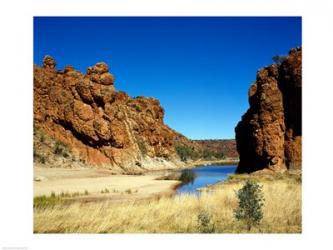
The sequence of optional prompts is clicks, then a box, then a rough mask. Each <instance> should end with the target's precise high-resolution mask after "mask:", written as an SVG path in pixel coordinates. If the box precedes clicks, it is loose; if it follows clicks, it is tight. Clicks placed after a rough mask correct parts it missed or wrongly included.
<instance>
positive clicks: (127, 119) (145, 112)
mask: <svg viewBox="0 0 333 250" xmlns="http://www.w3.org/2000/svg"><path fill="white" fill-rule="evenodd" d="M163 117H164V110H163V108H162V107H161V106H160V103H159V101H158V100H157V99H154V98H146V97H136V98H132V97H130V96H128V95H127V94H126V93H125V92H121V91H119V92H118V91H116V90H115V87H114V77H113V75H112V74H111V73H110V72H109V68H108V66H107V65H106V64H105V63H97V64H96V65H95V66H93V67H89V68H88V69H87V72H86V74H83V73H81V72H79V71H77V70H75V69H74V68H73V67H72V66H66V67H65V69H64V70H57V69H56V62H55V60H54V59H53V58H52V57H50V56H46V57H45V58H44V61H43V66H42V67H40V66H37V65H34V127H35V128H36V131H37V129H38V131H43V133H45V134H46V135H47V136H48V138H49V137H50V138H52V139H54V140H55V143H53V142H52V143H53V144H54V146H55V149H54V152H56V153H57V152H64V151H63V150H59V145H63V146H64V147H65V148H67V149H68V152H69V155H71V157H72V161H74V162H75V161H76V162H80V163H82V164H86V165H90V166H108V167H110V168H112V169H118V170H119V171H120V172H128V171H129V170H131V171H136V170H137V171H140V170H145V169H163V168H175V167H178V166H181V165H182V164H183V163H182V162H180V160H179V157H178V156H177V154H176V151H175V147H174V146H175V144H177V143H179V144H184V145H189V146H191V147H197V145H196V144H195V143H194V142H192V141H190V140H188V139H187V138H185V137H184V136H182V135H181V134H179V133H177V132H175V131H174V130H172V129H171V128H169V127H168V126H166V125H165V124H164V123H163ZM36 134H38V133H36ZM39 138H43V140H41V139H40V140H39V141H38V142H36V140H35V141H34V146H35V148H36V147H37V146H38V148H39V149H43V147H44V148H46V146H45V145H46V142H45V141H46V140H45V139H44V135H43V136H42V137H41V136H40V137H39ZM52 143H49V144H48V145H51V144H52ZM36 145H37V146H36ZM43 154H45V152H35V149H34V155H39V156H41V155H42V156H43ZM66 155H67V153H66ZM66 155H65V156H66ZM43 157H44V158H43V159H44V160H43V162H45V161H46V162H47V161H48V159H46V160H45V155H44V156H43ZM63 158H64V160H66V159H65V158H66V157H63ZM67 158H68V157H67ZM69 165H71V164H69Z"/></svg>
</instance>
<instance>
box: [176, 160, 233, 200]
mask: <svg viewBox="0 0 333 250" xmlns="http://www.w3.org/2000/svg"><path fill="white" fill-rule="evenodd" d="M236 167H237V166H236V165H210V166H201V167H197V168H193V169H190V170H189V169H187V170H185V171H191V172H193V174H194V176H195V178H194V180H193V181H191V182H189V183H186V184H183V185H181V186H179V187H178V188H177V190H176V191H177V193H178V194H182V193H197V188H201V187H205V186H207V185H210V184H215V183H217V182H219V181H223V180H225V179H226V178H227V177H228V174H233V173H235V170H236Z"/></svg>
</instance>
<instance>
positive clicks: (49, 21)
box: [34, 17, 302, 139]
mask: <svg viewBox="0 0 333 250" xmlns="http://www.w3.org/2000/svg"><path fill="white" fill-rule="evenodd" d="M301 37H302V36H301V18H300V17H186V18H185V17H177V18H174V17H144V18H143V17H35V18H34V63H36V64H41V63H42V59H43V57H44V55H46V54H47V55H51V56H53V57H54V58H55V60H56V62H57V68H59V69H62V68H64V66H65V65H67V64H71V65H73V66H74V67H75V68H76V69H78V70H80V71H82V72H86V69H87V67H88V66H91V65H94V64H95V63H96V62H101V61H103V62H106V63H107V64H108V65H109V67H110V71H111V72H112V73H113V74H114V76H115V78H116V82H115V87H116V89H117V90H123V91H125V92H127V93H128V94H129V95H130V96H150V97H155V98H157V99H159V100H160V102H161V105H162V106H163V108H164V109H165V119H164V121H165V123H166V124H167V125H169V126H170V127H171V128H173V129H175V130H177V131H178V132H180V133H182V134H184V135H185V136H187V137H189V138H191V139H216V138H234V136H235V133H234V128H235V126H236V124H237V122H238V121H239V120H240V119H241V116H242V115H243V114H244V113H245V111H246V110H247V108H248V97H247V92H248V88H249V86H250V85H251V83H252V82H253V81H254V80H255V77H256V72H257V70H258V69H259V68H262V67H264V66H266V65H269V64H271V63H272V57H273V56H274V55H285V54H287V53H288V51H289V50H290V49H291V48H293V47H296V46H301V43H302V40H301Z"/></svg>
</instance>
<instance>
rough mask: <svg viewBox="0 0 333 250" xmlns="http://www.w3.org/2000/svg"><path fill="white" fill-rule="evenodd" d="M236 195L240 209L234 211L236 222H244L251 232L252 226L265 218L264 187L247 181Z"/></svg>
mask: <svg viewBox="0 0 333 250" xmlns="http://www.w3.org/2000/svg"><path fill="white" fill-rule="evenodd" d="M236 195H237V198H238V207H237V208H236V209H235V210H234V217H235V218H236V220H238V221H242V222H244V223H245V225H246V226H247V230H248V231H250V230H251V228H252V226H255V225H258V224H259V223H260V221H261V219H262V218H263V213H262V206H263V205H264V197H263V192H262V186H261V185H259V184H257V183H256V182H254V181H252V180H247V181H246V183H245V184H244V186H243V187H242V188H241V189H240V190H238V192H237V193H236Z"/></svg>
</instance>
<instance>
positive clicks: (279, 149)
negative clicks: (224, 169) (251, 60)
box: [235, 48, 302, 173]
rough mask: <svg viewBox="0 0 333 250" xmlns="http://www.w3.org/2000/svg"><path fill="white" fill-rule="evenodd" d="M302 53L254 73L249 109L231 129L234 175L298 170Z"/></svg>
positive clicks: (299, 156) (299, 167)
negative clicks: (235, 159)
mask: <svg viewBox="0 0 333 250" xmlns="http://www.w3.org/2000/svg"><path fill="white" fill-rule="evenodd" d="M301 72H302V50H301V49H300V48H297V49H292V50H291V51H290V52H289V55H288V57H287V58H286V59H285V60H284V61H283V62H282V63H281V64H273V65H270V66H268V67H266V68H264V69H262V70H260V71H258V73H257V79H256V81H255V82H254V83H253V84H252V86H251V87H250V89H249V103H250V108H249V109H248V111H247V112H246V113H245V114H244V115H243V116H242V120H241V121H240V122H239V123H238V125H237V126H236V128H235V131H236V141H237V150H238V152H239V155H240V162H239V165H238V168H237V172H238V173H250V172H254V171H258V170H262V169H270V170H272V171H275V172H278V171H285V170H287V169H301V157H302V155H301V143H302V74H301Z"/></svg>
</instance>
